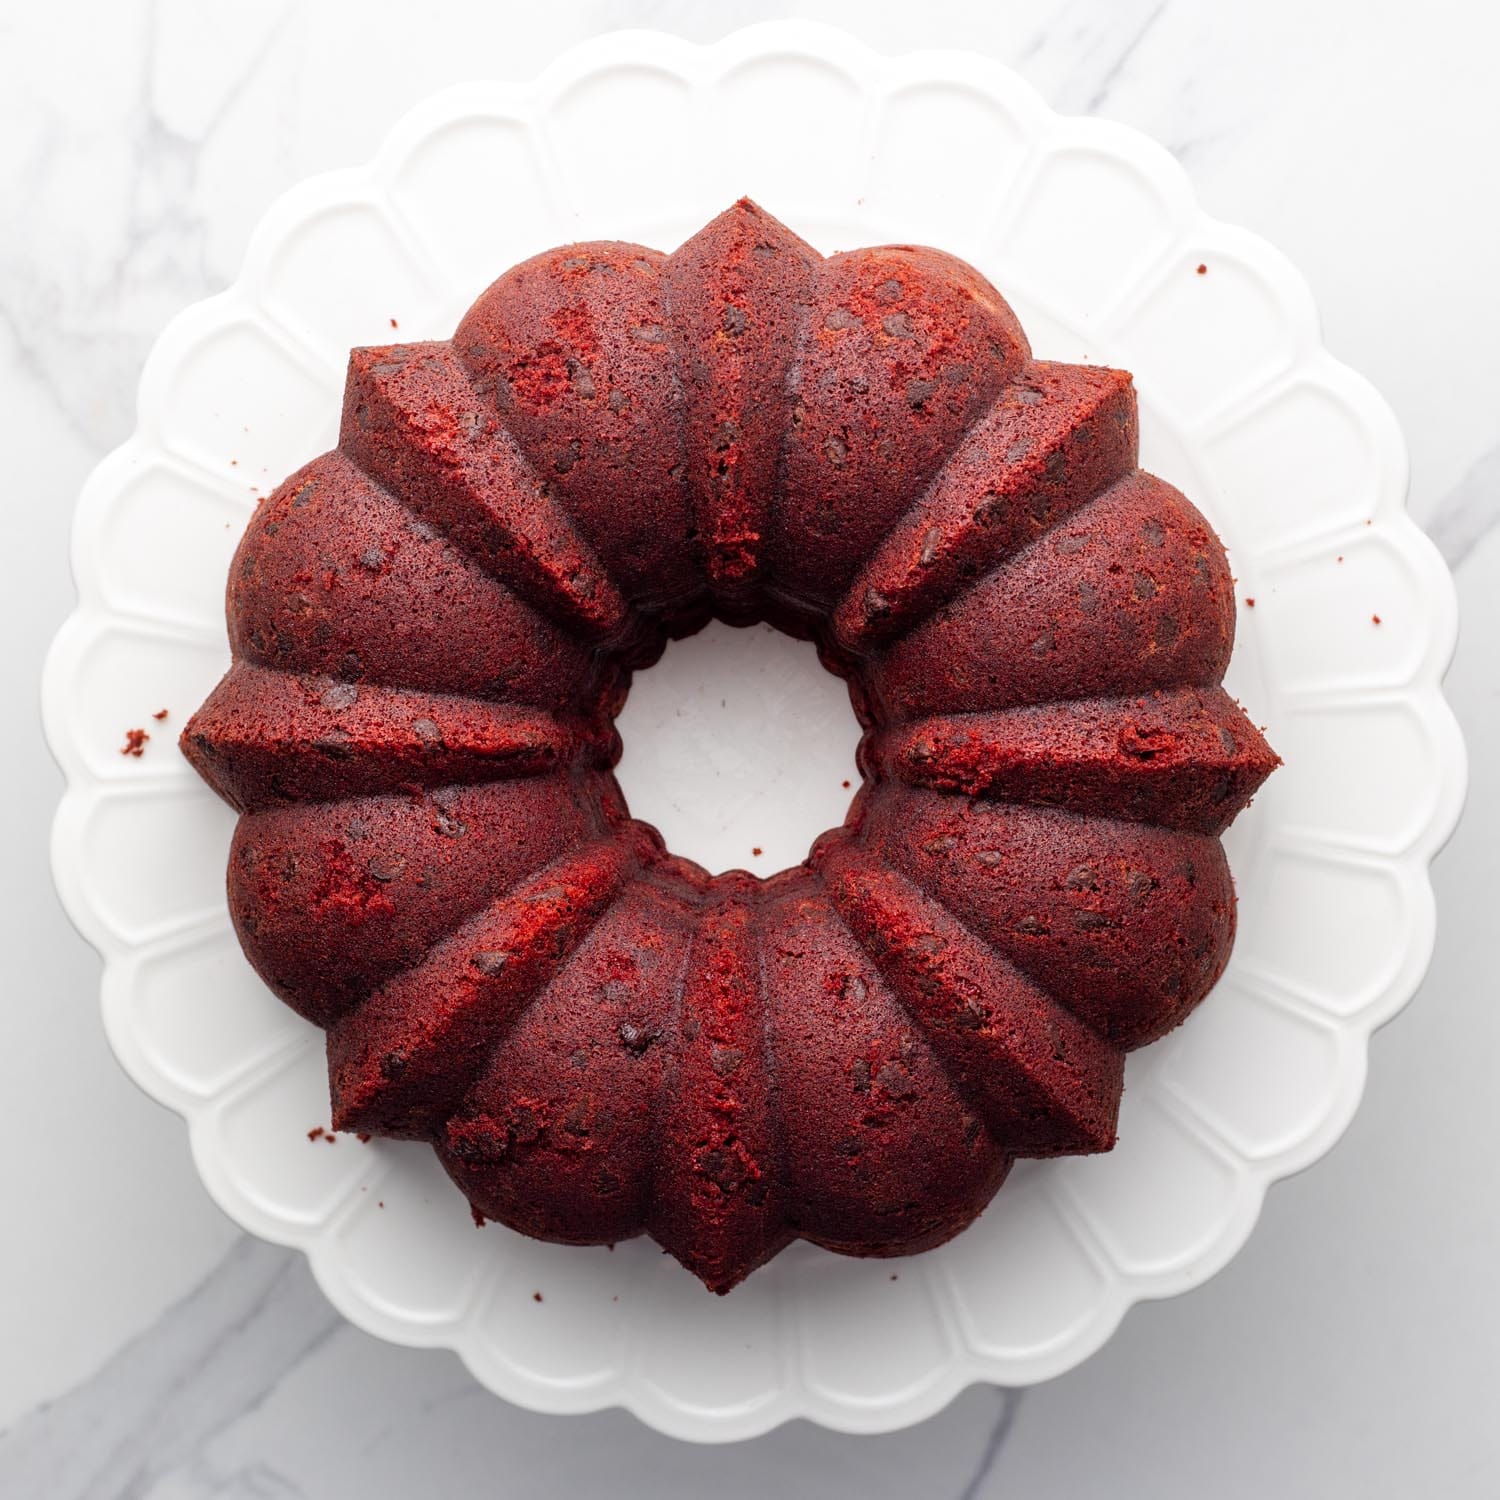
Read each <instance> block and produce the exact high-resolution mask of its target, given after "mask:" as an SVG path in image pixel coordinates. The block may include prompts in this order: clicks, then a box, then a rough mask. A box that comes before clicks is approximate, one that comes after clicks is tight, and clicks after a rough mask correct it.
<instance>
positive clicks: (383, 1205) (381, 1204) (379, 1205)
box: [375, 1198, 385, 1208]
mask: <svg viewBox="0 0 1500 1500" xmlns="http://www.w3.org/2000/svg"><path fill="white" fill-rule="evenodd" d="M375 1207H376V1208H384V1207H385V1199H384V1198H382V1199H381V1200H380V1201H379V1202H378V1203H377V1204H376V1205H375Z"/></svg>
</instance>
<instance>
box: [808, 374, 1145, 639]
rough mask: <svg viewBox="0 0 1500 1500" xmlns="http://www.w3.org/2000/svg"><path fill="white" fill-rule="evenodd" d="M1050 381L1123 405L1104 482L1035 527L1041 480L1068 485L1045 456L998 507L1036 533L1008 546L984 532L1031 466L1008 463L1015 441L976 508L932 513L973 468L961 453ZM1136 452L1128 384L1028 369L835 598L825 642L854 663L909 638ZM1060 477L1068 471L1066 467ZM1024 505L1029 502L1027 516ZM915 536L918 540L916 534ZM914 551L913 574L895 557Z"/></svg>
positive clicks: (1075, 508)
mask: <svg viewBox="0 0 1500 1500" xmlns="http://www.w3.org/2000/svg"><path fill="white" fill-rule="evenodd" d="M1052 371H1063V372H1067V373H1069V374H1071V375H1073V376H1074V377H1075V378H1078V379H1081V380H1084V381H1097V382H1100V383H1101V384H1108V385H1109V388H1108V389H1105V390H1104V391H1103V392H1102V393H1101V396H1100V406H1101V407H1104V406H1107V404H1108V402H1109V401H1110V399H1111V398H1112V397H1114V398H1116V399H1118V398H1119V397H1120V396H1121V395H1123V396H1124V397H1125V399H1126V401H1127V403H1128V411H1127V413H1126V417H1127V420H1126V421H1125V423H1124V424H1123V429H1124V430H1123V432H1122V434H1121V440H1120V442H1119V444H1118V447H1117V450H1116V451H1115V452H1111V453H1106V454H1105V455H1104V457H1103V463H1104V470H1103V473H1102V474H1086V475H1085V476H1084V478H1083V483H1084V484H1085V485H1086V486H1087V487H1086V488H1084V489H1083V492H1082V493H1081V494H1079V495H1078V496H1077V497H1076V500H1073V501H1072V503H1065V504H1062V505H1059V506H1056V507H1053V506H1050V505H1049V506H1048V508H1047V510H1046V511H1045V512H1044V514H1043V515H1042V516H1040V517H1036V516H1035V515H1034V505H1035V501H1036V499H1037V498H1039V497H1040V491H1041V490H1042V488H1043V486H1044V484H1045V483H1046V482H1047V481H1049V480H1050V481H1052V482H1056V481H1057V480H1058V479H1060V478H1064V477H1066V476H1064V475H1062V474H1059V475H1053V474H1051V472H1050V470H1051V468H1052V462H1051V461H1053V460H1056V459H1058V458H1061V457H1063V456H1064V454H1065V450H1064V448H1063V447H1061V446H1058V447H1055V448H1053V449H1052V450H1050V452H1049V455H1048V458H1049V462H1048V464H1047V467H1046V468H1045V469H1044V470H1043V471H1042V472H1041V473H1038V474H1034V475H1033V476H1032V479H1031V481H1030V483H1029V484H1027V485H1025V486H1024V487H1022V488H1020V489H1019V490H1018V491H1016V492H1014V493H1011V494H1009V495H1008V496H1007V497H1006V498H1007V507H1006V509H1007V510H1009V511H1011V512H1016V511H1018V510H1020V509H1021V508H1022V507H1026V508H1027V509H1028V511H1029V512H1031V513H1032V515H1033V519H1034V521H1035V524H1036V529H1034V530H1033V531H1032V533H1031V534H1030V535H1029V536H1023V535H1020V534H1019V533H1018V534H1017V535H1015V536H1013V537H1009V538H1007V536H1006V532H1005V529H1004V524H1003V519H1005V518H1002V523H1001V525H1000V526H998V527H995V529H993V530H991V528H992V527H994V526H995V523H994V521H993V519H990V518H992V517H993V516H994V514H995V511H996V509H997V508H998V507H996V506H995V504H994V502H996V501H998V500H999V499H1000V487H1001V486H1002V485H1005V486H1006V487H1007V488H1010V489H1012V490H1015V484H1016V481H1017V479H1018V477H1019V474H1020V472H1021V470H1022V466H1023V464H1026V463H1027V462H1028V461H1029V460H1031V459H1032V457H1033V453H1032V450H1031V448H1030V447H1029V446H1028V450H1027V452H1026V453H1025V454H1021V455H1018V456H1017V457H1016V458H1013V457H1012V456H1011V450H1012V449H1013V448H1017V447H1019V446H1020V445H1021V442H1025V443H1027V444H1028V445H1030V444H1031V443H1032V442H1033V441H1034V440H1033V439H1032V438H1029V437H1028V438H1024V439H1019V440H1016V439H1014V437H1013V441H1012V443H1010V444H1008V445H1007V452H1006V454H1005V456H1004V458H1003V460H1002V461H1001V465H1000V466H999V467H998V468H996V469H992V468H990V467H988V466H986V469H985V475H986V488H985V490H984V491H983V492H982V493H981V494H980V495H979V496H977V498H976V499H975V500H974V503H973V504H972V505H970V506H961V505H958V504H957V503H956V501H950V504H949V506H948V507H947V509H949V510H951V511H952V512H953V513H952V514H949V515H945V514H944V513H943V510H944V507H943V506H942V505H941V504H940V502H941V501H942V500H943V498H944V491H945V490H946V489H947V488H949V487H950V486H952V485H954V484H955V482H956V471H957V470H958V469H959V468H960V466H961V465H963V464H966V463H970V462H972V460H973V455H972V454H971V452H970V451H969V450H971V449H974V448H977V447H978V446H979V444H980V443H981V441H982V440H983V439H984V438H986V437H987V436H988V435H989V429H990V428H991V427H992V426H999V425H1000V418H1002V417H1003V416H1005V415H1006V414H1007V409H1008V407H1009V406H1011V405H1014V404H1015V401H1016V397H1017V395H1018V394H1019V395H1021V396H1023V397H1024V396H1027V395H1031V396H1037V395H1041V394H1043V393H1040V392H1037V391H1036V389H1035V382H1036V381H1037V380H1038V379H1039V378H1045V377H1046V376H1048V375H1050V374H1051V372H1052ZM1028 404H1029V403H1028ZM1097 415H1098V413H1097V412H1090V413H1086V414H1079V413H1073V412H1070V413H1069V416H1070V417H1071V418H1072V421H1070V423H1069V425H1068V426H1066V427H1065V428H1063V429H1061V430H1060V431H1059V432H1058V433H1057V434H1056V435H1055V436H1056V438H1057V440H1058V442H1059V444H1062V443H1066V442H1068V441H1071V440H1075V439H1076V438H1077V437H1078V435H1079V427H1080V425H1081V424H1082V423H1084V422H1087V421H1088V420H1089V419H1090V418H1091V417H1095V416H1097ZM997 436H999V435H998V434H997ZM1136 452H1137V441H1136V426H1135V397H1134V390H1133V388H1132V386H1131V381H1130V376H1129V375H1128V374H1126V373H1124V372H1122V371H1117V370H1111V369H1109V368H1107V367H1104V366H1074V365H1057V364H1055V363H1053V362H1050V361H1045V360H1037V359H1031V360H1028V361H1027V363H1026V364H1025V365H1024V366H1023V367H1022V369H1021V370H1020V371H1019V372H1017V374H1016V375H1015V376H1014V377H1013V378H1012V379H1011V380H1009V381H1007V382H1006V384H1005V385H1004V386H1002V387H1001V389H1000V390H999V391H997V392H996V393H995V398H994V400H993V401H992V402H991V403H990V405H989V407H988V408H987V409H986V410H985V411H984V412H983V413H981V414H980V415H978V416H977V417H976V418H975V419H974V421H973V422H972V423H971V424H970V425H969V427H968V428H967V429H966V430H965V431H964V433H963V434H962V436H961V438H960V439H959V441H958V442H956V443H955V444H954V446H953V448H952V450H951V451H950V452H949V454H948V455H947V457H946V458H945V460H944V462H943V464H942V465H941V467H940V468H939V469H938V470H937V471H936V472H935V473H934V474H933V475H932V477H931V479H930V480H929V481H928V483H927V484H926V486H924V488H923V489H922V491H921V492H920V494H919V495H918V496H917V498H916V499H915V500H914V501H913V503H912V504H911V506H910V507H909V508H908V509H907V510H906V511H905V512H904V513H903V514H902V516H901V517H900V518H899V519H898V520H897V521H896V522H895V523H894V524H893V525H892V527H891V530H890V532H889V533H888V534H887V536H886V537H885V539H884V540H883V541H881V542H880V543H879V544H877V546H876V547H875V548H874V550H873V551H871V552H870V554H869V555H868V556H867V557H866V558H865V559H864V561H863V563H862V564H861V566H860V568H859V571H858V572H857V573H856V574H855V575H854V577H853V578H852V579H851V580H850V581H849V585H848V587H847V588H846V589H845V591H844V593H843V596H842V597H841V598H840V599H839V600H838V601H837V602H836V603H835V604H834V606H833V608H832V610H831V612H830V627H829V628H830V633H831V635H832V638H833V639H834V640H835V641H836V642H837V643H838V645H839V647H840V648H841V649H843V650H845V651H847V652H849V653H850V654H851V655H854V656H860V655H863V654H865V653H867V652H868V651H870V650H873V649H877V648H878V647H879V646H880V645H882V644H889V643H890V642H891V641H893V640H899V639H902V638H904V637H905V636H906V635H909V634H910V633H911V631H913V630H914V629H916V628H917V626H919V625H920V624H921V623H922V622H923V621H924V620H926V619H928V618H929V617H930V616H931V615H932V614H934V613H935V612H936V611H937V610H939V609H941V608H942V607H943V606H944V605H945V604H950V603H952V602H953V600H955V599H956V598H959V597H961V595H962V594H963V593H964V592H965V591H966V590H967V589H969V588H972V587H974V585H975V584H976V583H977V582H978V581H979V580H980V579H982V578H984V577H987V576H988V575H989V574H991V573H994V572H998V571H1000V570H1001V569H1003V568H1004V566H1005V564H1006V562H1007V561H1008V560H1009V559H1010V558H1012V557H1015V556H1018V555H1019V554H1020V553H1021V552H1023V551H1024V550H1025V549H1026V548H1027V547H1029V546H1031V545H1033V544H1034V543H1035V542H1037V541H1039V540H1041V538H1042V537H1044V536H1046V535H1047V534H1048V533H1049V532H1050V531H1052V530H1053V529H1054V528H1055V527H1057V526H1060V525H1062V524H1064V523H1065V522H1067V521H1069V520H1071V519H1073V518H1075V517H1076V516H1078V515H1079V514H1080V513H1081V512H1082V511H1084V510H1086V509H1087V508H1088V506H1089V505H1091V504H1092V503H1093V502H1094V501H1095V500H1097V499H1098V498H1099V496H1101V495H1102V494H1104V493H1106V492H1107V490H1108V489H1109V487H1110V485H1111V484H1113V483H1114V482H1115V481H1116V480H1118V479H1119V478H1122V477H1124V475H1125V474H1127V473H1129V472H1130V471H1131V470H1133V469H1134V468H1135V467H1136ZM1062 468H1064V469H1065V468H1066V464H1065V463H1064V464H1063V465H1062ZM1105 476H1108V477H1105ZM1008 481H1009V483H1007V482H1008ZM1064 498H1065V499H1068V498H1070V497H1067V496H1065V497H1064ZM1028 499H1030V501H1031V504H1030V505H1029V506H1028ZM945 521H947V522H948V523H949V529H948V534H947V535H946V536H945V535H944V529H945V528H944V525H943V523H944V522H945ZM919 531H920V535H918V534H917V533H918V532H919ZM986 534H989V535H991V536H993V537H994V538H995V540H994V541H993V542H991V543H989V544H985V543H984V542H983V540H982V538H983V537H984V536H985V535H986ZM966 544H967V550H969V551H973V552H977V553H978V558H977V560H975V561H974V562H973V564H972V568H973V570H972V571H968V570H966V567H965V564H966V563H968V562H969V559H968V558H966V557H965V556H964V553H965V550H966ZM914 548H915V552H916V561H915V565H914V566H913V564H911V563H910V562H907V563H906V564H905V566H902V565H900V563H899V562H898V556H899V552H900V551H901V550H902V549H904V550H906V552H907V553H908V554H910V553H911V552H912V550H913V549H914ZM944 564H946V566H943V565H944ZM882 565H883V572H882ZM935 565H937V566H935ZM924 585H925V587H924Z"/></svg>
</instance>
